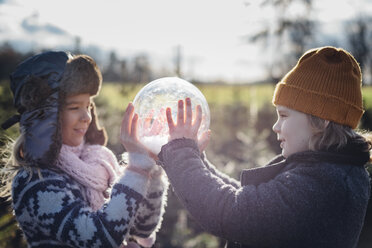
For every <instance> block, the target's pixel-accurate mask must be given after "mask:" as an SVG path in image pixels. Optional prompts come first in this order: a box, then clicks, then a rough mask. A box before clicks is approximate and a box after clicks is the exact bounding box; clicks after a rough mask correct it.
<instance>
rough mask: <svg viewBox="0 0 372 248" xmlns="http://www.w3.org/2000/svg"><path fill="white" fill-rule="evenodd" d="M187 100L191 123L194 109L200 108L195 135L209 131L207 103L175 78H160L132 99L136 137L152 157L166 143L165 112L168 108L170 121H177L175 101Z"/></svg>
mask: <svg viewBox="0 0 372 248" xmlns="http://www.w3.org/2000/svg"><path fill="white" fill-rule="evenodd" d="M187 97H189V98H190V99H191V106H192V110H193V120H194V119H195V111H196V106H197V105H200V106H201V108H202V122H201V126H200V128H199V132H198V135H199V136H200V135H201V134H202V133H204V132H205V131H207V130H208V129H209V124H210V112H209V106H208V103H207V100H206V99H205V97H204V95H203V94H202V93H201V92H200V90H199V89H198V88H197V87H195V86H194V85H193V84H191V83H189V82H188V81H186V80H183V79H181V78H178V77H164V78H160V79H157V80H154V81H152V82H150V83H148V84H147V85H145V86H144V87H143V88H142V89H141V90H140V91H139V92H138V94H137V95H136V97H135V98H134V100H133V105H134V111H135V112H136V113H137V114H138V117H139V118H138V127H137V132H138V138H139V140H140V142H141V143H142V144H143V145H144V146H145V147H146V148H147V149H149V150H150V151H151V152H153V153H154V154H158V153H159V152H160V149H161V147H162V146H163V145H164V144H166V143H167V142H168V138H169V129H168V123H167V117H166V113H165V111H166V109H167V108H168V107H170V108H171V109H172V117H173V121H174V122H176V121H177V112H178V100H185V99H186V98H187Z"/></svg>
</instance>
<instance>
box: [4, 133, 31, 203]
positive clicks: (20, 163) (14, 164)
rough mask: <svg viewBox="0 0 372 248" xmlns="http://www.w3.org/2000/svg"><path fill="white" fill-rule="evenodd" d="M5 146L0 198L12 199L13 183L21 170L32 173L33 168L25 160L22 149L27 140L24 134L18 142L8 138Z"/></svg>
mask: <svg viewBox="0 0 372 248" xmlns="http://www.w3.org/2000/svg"><path fill="white" fill-rule="evenodd" d="M6 139H7V142H5V144H6V145H5V146H4V147H1V148H0V164H1V168H0V180H1V185H0V197H4V198H10V197H11V188H12V181H13V178H14V177H15V175H16V174H17V172H18V170H19V169H20V168H24V169H26V170H28V171H30V172H32V171H31V167H30V166H29V165H28V164H27V162H26V160H24V159H23V153H22V147H23V142H24V140H25V135H24V133H21V135H19V136H18V138H17V139H16V140H12V139H11V138H6ZM31 177H32V173H30V177H29V179H31Z"/></svg>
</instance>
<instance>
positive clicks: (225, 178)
mask: <svg viewBox="0 0 372 248" xmlns="http://www.w3.org/2000/svg"><path fill="white" fill-rule="evenodd" d="M201 159H202V160H203V163H204V165H205V166H206V167H207V168H208V169H209V171H210V172H211V173H212V174H213V175H215V176H217V177H219V178H221V179H222V181H224V182H225V183H226V184H230V185H232V186H234V187H235V188H239V187H240V182H239V181H238V180H236V179H234V178H232V177H230V176H228V175H226V174H225V173H223V172H221V171H219V170H217V168H216V167H215V166H214V165H213V164H212V163H211V162H210V161H209V160H208V159H207V156H206V154H205V153H203V154H202V156H201Z"/></svg>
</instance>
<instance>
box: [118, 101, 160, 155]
mask: <svg viewBox="0 0 372 248" xmlns="http://www.w3.org/2000/svg"><path fill="white" fill-rule="evenodd" d="M137 123H138V115H137V114H134V106H133V104H132V103H129V104H128V107H127V109H126V111H125V113H124V117H123V121H122V123H121V128H120V141H121V143H122V144H123V146H124V147H125V149H126V150H127V152H128V153H129V154H130V153H137V154H143V155H148V156H150V157H152V158H153V159H155V160H156V159H157V156H156V155H155V154H154V153H152V152H150V151H149V150H148V149H147V148H146V147H145V146H144V145H142V144H141V143H140V141H139V140H138V137H137Z"/></svg>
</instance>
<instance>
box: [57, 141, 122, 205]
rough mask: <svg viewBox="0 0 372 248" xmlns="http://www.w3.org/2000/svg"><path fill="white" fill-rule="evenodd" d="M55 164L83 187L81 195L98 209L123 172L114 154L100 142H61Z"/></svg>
mask: <svg viewBox="0 0 372 248" xmlns="http://www.w3.org/2000/svg"><path fill="white" fill-rule="evenodd" d="M57 167H58V168H59V169H61V170H62V171H63V172H65V173H66V174H68V175H69V176H71V177H72V178H73V179H74V180H76V181H77V182H79V183H80V184H81V185H83V186H84V188H85V192H84V191H83V192H82V193H83V196H84V197H85V199H86V200H87V201H88V202H89V204H90V206H91V208H92V209H93V210H94V211H97V210H98V209H100V208H101V207H102V205H103V204H104V203H105V201H106V199H107V198H108V197H109V195H110V194H109V191H110V190H111V187H112V185H113V184H114V182H115V180H116V179H117V178H118V177H119V176H120V175H121V174H122V171H121V170H120V167H119V164H118V162H117V160H116V157H115V155H114V154H113V153H112V152H111V151H110V150H109V149H107V148H106V147H104V146H100V145H86V144H84V143H82V144H81V145H79V146H68V145H62V148H61V151H60V155H59V158H58V163H57Z"/></svg>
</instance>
